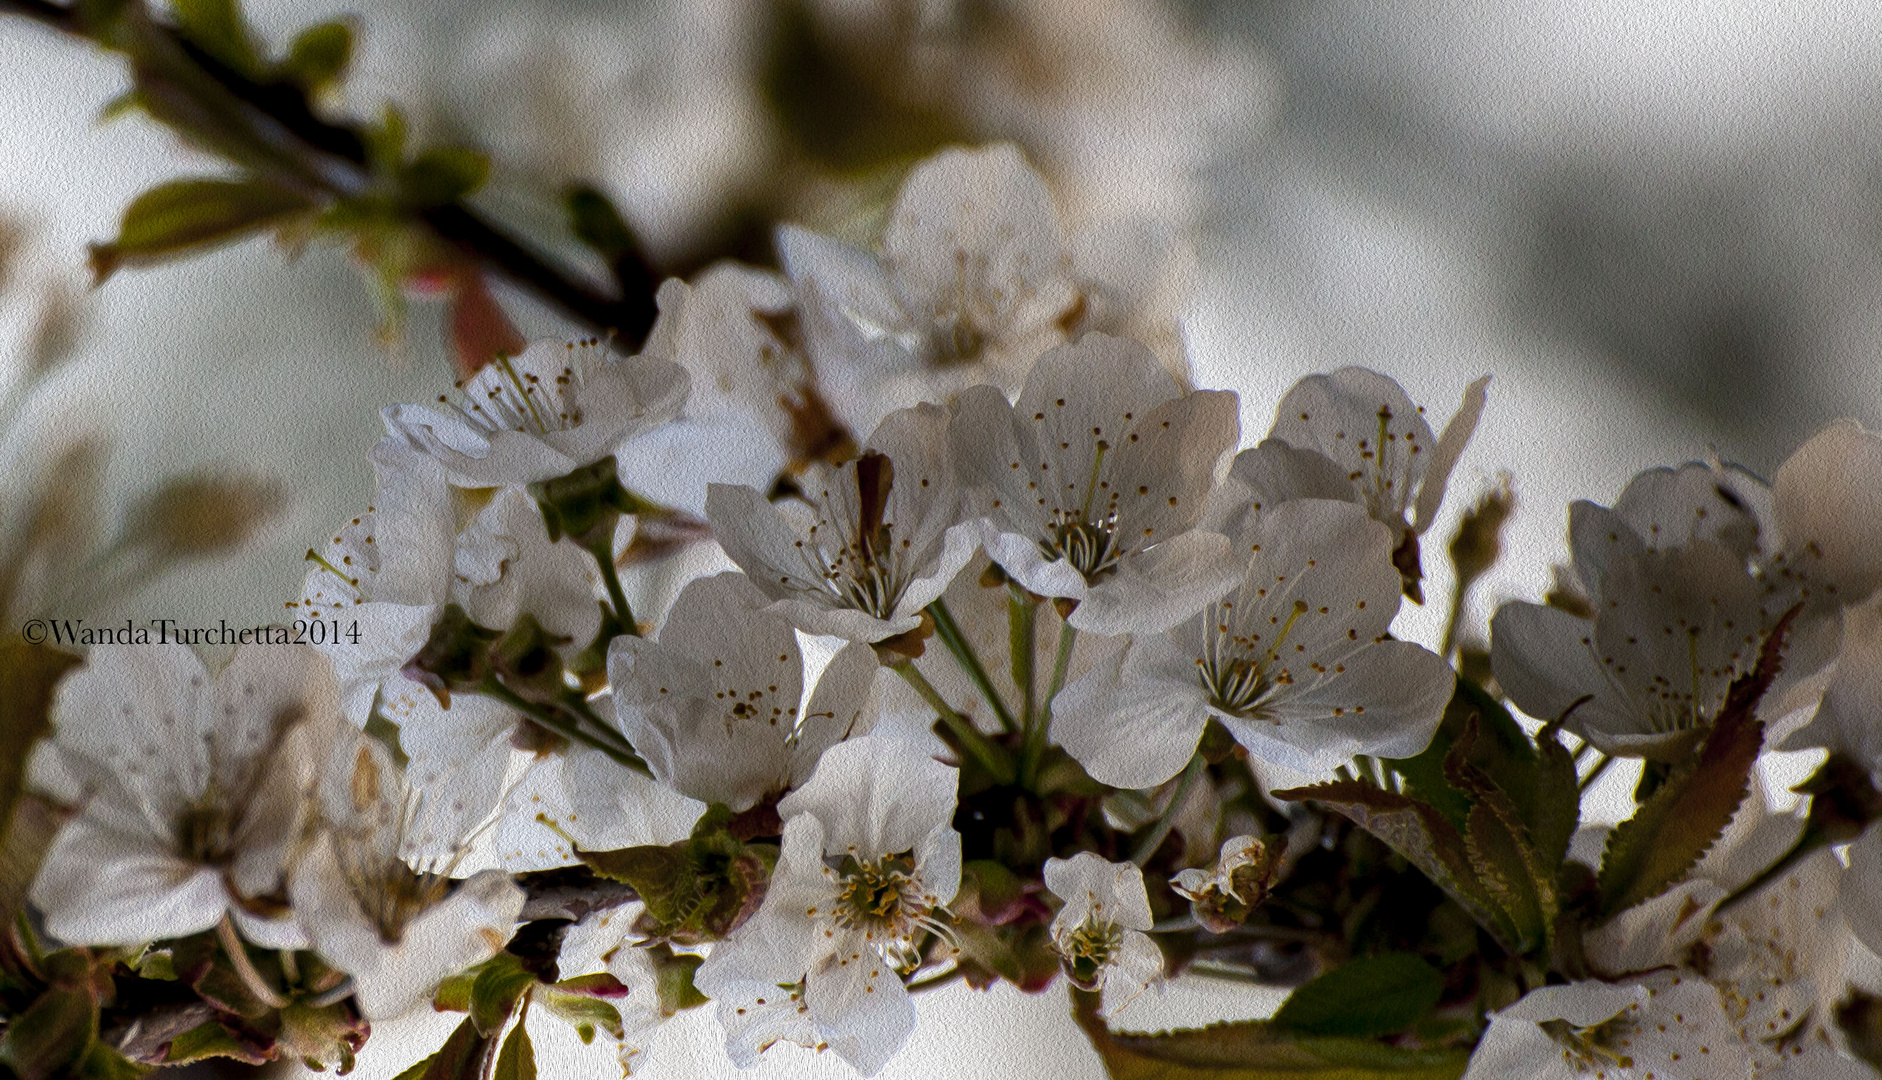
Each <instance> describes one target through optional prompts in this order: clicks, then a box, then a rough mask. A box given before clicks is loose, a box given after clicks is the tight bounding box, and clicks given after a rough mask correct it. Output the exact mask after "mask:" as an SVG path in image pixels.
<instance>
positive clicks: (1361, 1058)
mask: <svg viewBox="0 0 1882 1080" xmlns="http://www.w3.org/2000/svg"><path fill="white" fill-rule="evenodd" d="M1309 985H1311V984H1309ZM1303 989H1304V987H1303ZM1296 992H1297V993H1298V991H1296ZM1095 996H1096V995H1093V994H1089V993H1087V992H1084V991H1078V992H1076V993H1075V994H1074V999H1075V1002H1076V1005H1075V1008H1074V1015H1075V1016H1076V1017H1077V1019H1078V1022H1079V1024H1080V1026H1082V1027H1084V1029H1085V1033H1086V1035H1088V1036H1089V1037H1090V1039H1091V1042H1092V1045H1093V1046H1094V1047H1096V1048H1097V1050H1098V1054H1099V1056H1101V1057H1102V1058H1103V1059H1104V1067H1105V1071H1106V1072H1108V1073H1109V1074H1110V1076H1111V1080H1458V1078H1459V1077H1461V1076H1463V1074H1464V1067H1465V1065H1466V1064H1467V1063H1468V1061H1469V1058H1470V1054H1469V1052H1468V1051H1464V1050H1405V1049H1400V1048H1398V1047H1395V1046H1388V1045H1386V1044H1384V1043H1379V1042H1371V1041H1368V1040H1365V1039H1351V1038H1336V1037H1326V1036H1307V1035H1300V1034H1297V1033H1295V1032H1294V1031H1291V1030H1289V1029H1287V1028H1284V1027H1281V1026H1280V1025H1278V1024H1274V1023H1267V1022H1263V1021H1259V1020H1254V1021H1247V1022H1243V1023H1237V1024H1217V1025H1215V1026H1213V1027H1207V1028H1200V1029H1194V1030H1186V1031H1172V1032H1166V1033H1164V1034H1160V1035H1121V1034H1116V1033H1113V1032H1110V1031H1108V1030H1106V1028H1105V1026H1104V1022H1103V1021H1102V1020H1100V1019H1098V1016H1097V1007H1096V1003H1095V1001H1094V1000H1092V999H1094V998H1095Z"/></svg>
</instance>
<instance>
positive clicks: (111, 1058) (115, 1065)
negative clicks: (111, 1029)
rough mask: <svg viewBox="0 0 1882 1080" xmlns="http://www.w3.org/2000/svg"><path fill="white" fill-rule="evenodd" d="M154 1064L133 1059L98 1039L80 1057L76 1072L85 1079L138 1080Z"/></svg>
mask: <svg viewBox="0 0 1882 1080" xmlns="http://www.w3.org/2000/svg"><path fill="white" fill-rule="evenodd" d="M151 1069H152V1066H150V1065H145V1064H143V1063H141V1062H136V1061H132V1060H131V1059H130V1058H127V1057H125V1056H124V1055H123V1054H121V1053H119V1052H117V1051H116V1050H113V1049H112V1048H111V1047H109V1046H106V1045H105V1044H104V1043H102V1042H99V1041H98V1040H96V1039H93V1040H92V1044H91V1045H90V1046H89V1047H86V1049H85V1056H84V1057H82V1058H80V1059H79V1062H78V1069H77V1070H76V1073H77V1075H78V1076H80V1077H82V1078H84V1080H136V1078H137V1077H140V1076H142V1075H144V1074H145V1073H147V1072H149V1071H151Z"/></svg>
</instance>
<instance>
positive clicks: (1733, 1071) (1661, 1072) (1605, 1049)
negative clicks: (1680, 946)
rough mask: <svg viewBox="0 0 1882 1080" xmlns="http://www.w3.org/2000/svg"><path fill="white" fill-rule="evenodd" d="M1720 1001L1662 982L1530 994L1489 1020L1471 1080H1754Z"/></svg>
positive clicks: (1668, 979) (1670, 979) (1707, 989)
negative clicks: (1648, 1079) (1488, 1026)
mask: <svg viewBox="0 0 1882 1080" xmlns="http://www.w3.org/2000/svg"><path fill="white" fill-rule="evenodd" d="M1754 1075H1756V1074H1754V1073H1753V1071H1752V1064H1751V1059H1750V1056H1749V1054H1748V1053H1747V1051H1746V1048H1745V1044H1744V1042H1743V1041H1742V1040H1740V1039H1739V1038H1738V1033H1737V1031H1736V1030H1735V1029H1734V1028H1733V1025H1732V1022H1731V1020H1730V1018H1729V1017H1727V1016H1726V1014H1725V1007H1724V1004H1723V1003H1722V1002H1721V1001H1720V999H1719V993H1718V991H1717V990H1715V989H1714V988H1713V987H1712V985H1711V984H1710V983H1707V982H1706V981H1705V980H1703V979H1699V978H1696V977H1693V976H1691V975H1682V974H1678V973H1674V972H1662V973H1659V974H1655V975H1651V976H1647V977H1645V978H1642V979H1639V980H1629V981H1625V982H1621V983H1605V982H1598V981H1585V982H1576V983H1569V984H1567V985H1565V986H1545V987H1542V988H1541V989H1538V990H1532V991H1530V992H1529V993H1528V994H1527V995H1526V996H1524V997H1523V999H1522V1000H1520V1001H1518V1002H1517V1003H1516V1004H1514V1005H1511V1006H1510V1007H1509V1008H1507V1009H1503V1010H1501V1011H1500V1012H1496V1013H1492V1014H1491V1015H1490V1028H1489V1030H1488V1031H1486V1032H1485V1033H1484V1036H1483V1039H1482V1041H1481V1042H1479V1043H1478V1044H1477V1049H1476V1051H1475V1052H1474V1053H1472V1054H1471V1057H1470V1067H1469V1068H1468V1069H1467V1070H1466V1071H1465V1073H1464V1080H1647V1078H1649V1077H1651V1078H1653V1080H1751V1078H1752V1077H1753V1076H1754Z"/></svg>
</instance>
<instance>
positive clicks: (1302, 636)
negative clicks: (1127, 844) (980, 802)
mask: <svg viewBox="0 0 1882 1080" xmlns="http://www.w3.org/2000/svg"><path fill="white" fill-rule="evenodd" d="M1391 545H1392V537H1391V534H1390V533H1389V532H1388V531H1387V529H1386V528H1385V527H1384V526H1383V525H1381V524H1379V523H1378V522H1377V521H1375V520H1373V519H1372V518H1370V517H1369V516H1367V514H1366V513H1365V511H1364V510H1362V509H1360V508H1359V507H1357V506H1354V505H1353V504H1351V503H1344V502H1335V501H1332V500H1326V499H1302V500H1296V501H1293V502H1286V503H1283V504H1281V505H1280V506H1277V507H1274V508H1272V509H1269V510H1264V511H1263V512H1262V513H1261V514H1260V515H1259V517H1257V518H1256V519H1255V523H1254V525H1253V527H1252V528H1251V529H1250V530H1249V531H1248V532H1246V533H1244V534H1243V539H1242V541H1241V542H1240V548H1241V550H1242V551H1243V552H1244V553H1246V555H1247V557H1248V561H1247V564H1246V566H1247V571H1246V574H1245V575H1244V577H1243V579H1242V582H1241V584H1240V585H1239V586H1237V587H1236V588H1235V589H1234V590H1233V591H1229V592H1227V595H1225V596H1220V597H1219V598H1218V599H1217V600H1216V602H1214V603H1212V604H1210V605H1209V606H1208V608H1207V610H1205V611H1204V612H1203V613H1202V614H1201V615H1200V616H1198V617H1196V618H1193V619H1190V620H1188V621H1185V622H1183V623H1180V624H1178V625H1177V626H1176V627H1175V628H1173V629H1171V630H1169V631H1168V632H1166V633H1162V634H1152V635H1133V636H1131V637H1129V638H1127V639H1124V640H1122V641H1119V642H1116V643H1114V644H1113V645H1112V647H1111V649H1110V651H1109V652H1108V654H1107V655H1106V656H1104V657H1103V658H1101V659H1099V660H1098V661H1096V662H1095V663H1094V665H1093V669H1092V672H1091V674H1089V675H1087V676H1086V677H1084V678H1082V679H1080V680H1078V681H1077V682H1075V683H1073V684H1072V685H1070V686H1068V687H1066V689H1065V691H1064V692H1063V694H1062V695H1061V696H1060V699H1059V704H1058V706H1057V707H1055V708H1054V710H1053V718H1052V735H1053V738H1054V739H1055V740H1056V741H1057V742H1058V743H1059V744H1060V745H1062V746H1064V747H1065V749H1066V750H1067V751H1068V752H1069V753H1071V755H1072V756H1073V757H1075V758H1077V759H1078V761H1079V763H1080V764H1082V765H1084V766H1085V769H1086V770H1087V771H1088V772H1090V773H1091V775H1092V776H1094V777H1096V778H1097V779H1099V780H1102V781H1104V782H1105V783H1108V784H1112V785H1114V786H1118V787H1132V788H1141V787H1148V786H1151V785H1153V784H1159V783H1162V782H1163V781H1164V780H1167V779H1169V778H1170V777H1172V776H1174V775H1176V773H1177V772H1179V771H1180V770H1181V769H1182V768H1183V766H1184V764H1185V763H1187V762H1188V761H1189V759H1190V757H1191V756H1192V755H1193V754H1194V753H1195V750H1196V744H1197V742H1198V741H1199V740H1200V739H1201V738H1202V732H1203V728H1204V727H1205V726H1206V725H1207V723H1208V720H1209V718H1210V717H1211V716H1214V717H1216V718H1218V719H1220V720H1221V721H1222V723H1223V724H1224V725H1225V726H1227V728H1228V729H1229V731H1230V733H1232V734H1233V735H1234V736H1235V738H1236V740H1237V741H1239V742H1240V743H1241V744H1242V745H1243V746H1245V747H1247V748H1248V751H1249V752H1250V753H1252V754H1254V755H1255V756H1257V757H1260V758H1262V759H1264V760H1267V761H1271V762H1273V763H1275V764H1278V765H1283V766H1286V767H1288V768H1291V769H1295V770H1298V771H1301V772H1306V773H1321V772H1325V771H1327V770H1329V769H1331V768H1333V767H1334V766H1336V765H1339V764H1343V763H1344V762H1346V761H1349V760H1350V759H1351V758H1352V757H1353V756H1354V755H1356V754H1377V755H1382V756H1386V757H1407V756H1410V755H1413V754H1416V753H1418V752H1419V751H1421V750H1423V749H1424V747H1425V746H1426V745H1427V744H1428V743H1429V742H1430V741H1431V735H1432V733H1433V732H1434V731H1435V730H1436V728H1437V722H1438V719H1439V717H1440V716H1441V715H1442V714H1443V712H1444V705H1445V703H1446V702H1447V701H1449V700H1450V696H1451V690H1452V684H1453V680H1454V676H1453V675H1452V673H1451V671H1450V668H1449V667H1448V666H1447V665H1446V664H1445V663H1444V661H1443V660H1442V659H1440V658H1439V657H1438V656H1437V655H1436V654H1434V653H1432V652H1430V651H1429V650H1427V649H1425V648H1423V647H1421V646H1418V645H1414V644H1411V643H1410V642H1403V641H1389V640H1386V637H1385V635H1386V630H1387V628H1388V627H1389V626H1390V625H1391V622H1392V618H1393V616H1394V615H1395V614H1396V613H1397V611H1398V605H1399V577H1398V573H1397V571H1396V570H1394V569H1393V567H1392V563H1391Z"/></svg>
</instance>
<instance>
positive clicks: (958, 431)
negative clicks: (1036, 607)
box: [949, 334, 1241, 635]
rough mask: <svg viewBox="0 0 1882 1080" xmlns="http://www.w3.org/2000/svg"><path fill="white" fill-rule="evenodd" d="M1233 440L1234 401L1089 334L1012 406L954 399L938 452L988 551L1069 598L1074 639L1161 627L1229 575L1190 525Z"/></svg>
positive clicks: (1054, 355) (1048, 357)
mask: <svg viewBox="0 0 1882 1080" xmlns="http://www.w3.org/2000/svg"><path fill="white" fill-rule="evenodd" d="M1238 430H1239V425H1238V422H1237V420H1236V404H1235V395H1234V394H1231V393H1227V392H1223V391H1198V392H1196V393H1192V394H1184V393H1182V391H1181V390H1180V389H1179V388H1178V387H1177V385H1176V381H1175V380H1174V379H1172V378H1171V377H1170V376H1169V375H1168V373H1166V372H1164V371H1163V370H1162V369H1161V368H1159V367H1158V366H1157V363H1156V360H1155V359H1154V358H1153V357H1151V355H1150V353H1149V351H1148V350H1146V349H1145V348H1144V347H1143V346H1141V345H1138V344H1136V343H1134V342H1130V341H1125V340H1123V339H1120V338H1111V337H1105V336H1104V335H1102V334H1089V335H1086V336H1085V337H1084V338H1082V339H1080V340H1079V341H1078V342H1076V343H1075V344H1071V345H1063V346H1060V347H1058V348H1056V349H1053V350H1052V351H1051V352H1048V353H1046V354H1045V355H1044V356H1042V357H1040V358H1039V362H1038V363H1037V364H1036V365H1035V366H1034V367H1033V370H1032V373H1031V375H1029V376H1028V377H1027V380H1026V387H1025V389H1024V390H1023V391H1022V392H1021V394H1020V397H1019V402H1018V404H1017V405H1009V404H1008V403H1007V400H1006V398H1005V396H1004V395H1003V394H1002V393H1001V392H1000V391H999V390H997V389H995V388H994V387H991V386H977V387H974V388H973V389H971V390H969V391H967V392H966V393H964V394H962V395H961V397H960V400H959V402H958V403H957V405H956V407H955V412H954V420H953V423H952V425H951V426H950V429H949V441H950V443H951V444H952V446H953V450H954V454H955V461H956V467H957V469H958V475H959V476H960V478H961V482H962V483H963V484H964V485H969V486H971V487H974V488H976V489H978V491H977V494H978V497H979V498H981V499H982V500H984V501H983V503H982V505H981V507H980V509H981V511H982V512H983V513H985V514H986V515H987V516H986V518H985V519H984V524H983V527H982V542H983V544H984V545H985V547H986V550H987V554H988V555H989V556H990V557H991V558H992V559H993V560H994V561H995V562H997V563H999V564H1000V566H1001V568H1002V569H1004V570H1005V571H1006V572H1007V574H1009V575H1010V576H1011V577H1012V578H1013V579H1014V580H1016V581H1018V582H1019V583H1020V584H1021V585H1023V586H1024V587H1026V588H1027V589H1029V590H1031V591H1032V592H1033V593H1035V594H1038V595H1040V596H1049V597H1062V598H1065V599H1068V600H1073V601H1076V602H1077V605H1078V606H1077V608H1076V609H1075V610H1074V611H1073V612H1072V613H1071V615H1070V616H1069V617H1068V619H1067V621H1068V622H1069V623H1070V624H1071V625H1072V626H1073V627H1074V628H1076V629H1079V630H1086V631H1091V632H1094V633H1099V634H1106V635H1116V634H1123V633H1127V632H1140V633H1143V632H1152V631H1157V630H1163V629H1166V628H1168V627H1170V626H1172V625H1174V624H1175V623H1177V622H1178V621H1180V620H1182V619H1184V618H1185V617H1187V616H1190V615H1193V614H1195V613H1196V612H1197V611H1199V610H1201V609H1202V607H1203V605H1205V604H1207V603H1208V602H1209V601H1211V600H1213V599H1215V598H1216V597H1218V596H1220V595H1222V593H1224V592H1226V591H1227V590H1228V589H1229V588H1230V587H1231V585H1232V584H1233V582H1234V581H1235V579H1236V578H1237V577H1238V576H1239V574H1240V569H1241V567H1240V562H1239V560H1238V559H1237V558H1235V557H1234V555H1233V553H1232V552H1231V551H1230V545H1229V542H1228V539H1227V538H1226V537H1224V536H1222V535H1220V534H1217V533H1210V532H1202V531H1199V530H1197V529H1196V528H1195V526H1196V525H1197V523H1198V521H1199V520H1200V519H1201V517H1202V514H1203V511H1204V509H1205V507H1206V505H1207V503H1208V497H1209V489H1210V486H1211V484H1212V483H1213V481H1214V478H1215V468H1216V463H1217V461H1218V460H1219V459H1220V458H1221V456H1222V455H1223V453H1225V452H1226V451H1228V450H1229V449H1230V448H1232V447H1233V446H1234V444H1235V439H1236V436H1237V432H1238Z"/></svg>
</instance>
